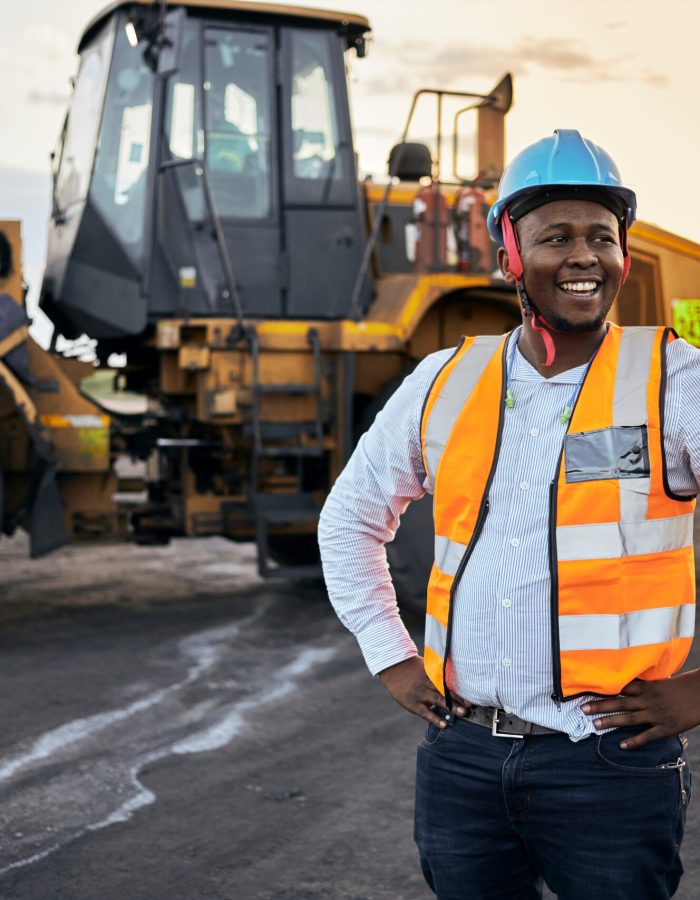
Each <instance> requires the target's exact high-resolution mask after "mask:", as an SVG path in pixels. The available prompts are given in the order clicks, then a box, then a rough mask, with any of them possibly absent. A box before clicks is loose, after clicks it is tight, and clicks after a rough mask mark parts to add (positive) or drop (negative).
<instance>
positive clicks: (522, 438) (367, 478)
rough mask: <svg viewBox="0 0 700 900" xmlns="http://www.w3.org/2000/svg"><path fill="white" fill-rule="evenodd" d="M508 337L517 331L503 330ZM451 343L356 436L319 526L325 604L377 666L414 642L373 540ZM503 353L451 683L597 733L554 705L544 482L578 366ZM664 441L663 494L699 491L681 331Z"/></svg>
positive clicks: (570, 709) (396, 512) (390, 524)
mask: <svg viewBox="0 0 700 900" xmlns="http://www.w3.org/2000/svg"><path fill="white" fill-rule="evenodd" d="M517 338H518V332H517V331H516V332H515V333H514V335H513V336H512V337H511V340H512V341H515V340H517ZM509 349H510V348H509ZM453 352H454V351H453V350H443V351H439V352H438V353H433V354H432V355H430V356H428V357H427V358H426V359H425V360H423V362H421V363H420V365H419V366H418V367H417V368H416V369H415V371H414V372H413V373H412V374H411V375H409V376H408V377H407V378H406V379H405V381H404V382H403V384H402V385H401V387H400V388H399V389H398V390H397V391H396V393H395V394H394V395H393V397H392V398H391V399H390V400H389V402H388V403H387V404H386V406H385V407H384V409H383V410H382V411H381V412H380V413H379V415H378V416H377V418H376V419H375V422H374V424H373V425H372V427H371V428H370V429H369V431H368V432H367V433H366V434H365V435H364V436H363V437H362V438H361V439H360V441H359V443H358V445H357V447H356V449H355V452H354V453H353V455H352V458H351V459H350V461H349V462H348V464H347V466H346V468H345V469H344V471H343V472H342V474H341V475H340V477H339V478H338V481H337V482H336V484H335V486H334V488H333V490H332V491H331V494H330V496H329V497H328V500H327V502H326V505H325V507H324V509H323V512H322V515H321V521H320V523H319V543H320V546H321V556H322V561H323V569H324V575H325V578H326V585H327V587H328V593H329V596H330V599H331V602H332V603H333V605H334V607H335V610H336V612H337V614H338V616H339V618H340V619H341V621H342V622H343V623H344V624H345V625H346V626H347V627H348V628H349V629H350V631H352V632H353V634H355V636H356V637H357V639H358V641H359V644H360V647H361V649H362V652H363V654H364V657H365V660H366V662H367V665H368V666H369V668H370V671H371V672H372V673H374V674H376V673H377V672H381V671H382V670H383V669H386V668H388V667H389V666H392V665H395V664H396V663H399V662H401V661H403V660H405V659H408V658H409V657H411V656H415V655H416V654H417V652H418V651H417V648H416V646H415V644H414V643H413V641H412V639H411V637H410V635H409V634H408V632H407V630H406V628H405V626H404V624H403V622H402V621H401V618H400V616H399V612H398V607H397V604H396V597H395V592H394V589H393V585H392V583H391V578H390V576H389V570H388V565H387V561H386V551H385V548H384V544H385V543H386V542H388V541H391V540H392V538H393V537H394V534H395V532H396V529H397V527H398V525H399V518H400V516H401V514H402V513H403V512H404V510H405V509H406V507H407V506H408V504H409V503H410V502H411V501H412V500H416V499H418V498H420V497H422V496H423V495H424V494H425V493H426V491H427V490H428V488H429V484H428V482H427V478H426V473H425V470H424V467H423V460H422V456H421V439H420V420H421V412H422V407H423V402H424V399H425V396H426V394H427V392H428V391H429V389H430V385H431V384H432V381H433V379H434V377H435V375H436V374H437V372H438V371H439V370H440V368H441V367H442V366H443V365H444V364H445V362H446V361H447V360H448V359H449V358H450V356H451V355H452V353H453ZM509 355H510V353H509ZM512 360H513V364H512V371H511V375H510V379H511V383H510V386H511V389H512V392H513V396H514V398H515V405H514V406H513V407H512V408H509V409H507V410H506V415H505V417H504V428H503V436H502V443H501V450H500V455H499V458H498V464H497V466H496V471H495V474H494V478H493V482H492V484H491V489H490V492H489V500H490V511H489V515H488V517H487V518H486V521H485V524H484V528H483V531H482V533H481V535H480V537H479V540H478V542H477V544H476V546H475V548H474V551H473V553H472V555H471V558H470V559H469V562H468V564H467V566H466V568H465V571H464V574H463V575H462V578H461V580H460V582H459V585H458V588H457V591H456V593H455V599H454V604H455V606H454V614H453V629H452V641H451V648H450V666H449V669H448V684H449V686H450V688H451V689H452V690H453V691H454V692H455V693H456V694H457V695H459V696H462V697H464V698H465V699H466V700H468V701H470V702H471V703H476V704H480V705H483V706H501V707H504V708H505V709H506V711H507V712H513V713H515V715H517V716H520V717H521V718H523V719H525V720H527V721H530V722H536V723H538V724H540V725H545V726H547V727H549V728H555V729H558V730H560V731H565V732H567V733H568V734H569V736H570V737H571V738H572V739H573V740H580V739H581V738H583V737H586V735H588V734H590V733H591V732H593V731H594V730H595V729H594V728H593V724H592V721H591V718H590V717H589V716H586V715H585V714H584V713H582V712H581V705H582V704H583V703H584V702H585V700H586V698H579V699H576V700H571V701H567V702H565V703H563V704H561V705H560V706H558V705H557V704H555V703H554V702H553V701H552V699H551V693H552V647H551V624H550V571H549V561H548V550H547V547H548V507H549V495H548V489H549V483H550V482H551V480H552V478H553V477H554V473H555V469H556V463H557V459H558V456H559V452H560V450H561V445H562V441H563V437H564V432H565V426H564V425H563V424H562V422H561V420H560V414H561V413H562V412H563V410H564V408H565V407H566V406H568V405H570V400H571V397H572V394H573V393H574V392H575V391H576V390H577V385H579V383H580V381H581V376H582V374H583V372H584V370H585V366H581V367H578V368H575V369H570V370H568V371H566V372H562V373H560V374H559V375H555V376H553V377H551V378H543V377H542V376H541V375H540V374H539V373H538V372H537V370H536V369H534V368H533V367H532V366H531V365H530V364H529V363H528V362H527V360H526V359H525V358H524V357H523V356H522V355H521V354H520V351H519V350H516V351H515V352H514V354H513V355H512ZM665 447H666V456H667V463H668V480H669V486H670V488H671V490H672V491H674V493H677V494H682V495H692V494H695V493H697V492H698V490H699V489H700V351H699V350H696V349H695V348H693V347H691V346H689V345H688V344H686V343H685V341H680V340H679V341H675V342H673V343H672V344H671V345H670V346H669V348H668V378H667V387H666V409H665ZM426 540H430V537H429V536H428V535H426Z"/></svg>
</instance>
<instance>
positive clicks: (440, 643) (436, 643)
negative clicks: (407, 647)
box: [425, 614, 447, 659]
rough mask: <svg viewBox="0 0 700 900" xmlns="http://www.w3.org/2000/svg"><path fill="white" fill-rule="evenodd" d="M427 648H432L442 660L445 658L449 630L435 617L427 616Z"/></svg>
mask: <svg viewBox="0 0 700 900" xmlns="http://www.w3.org/2000/svg"><path fill="white" fill-rule="evenodd" d="M425 646H426V647H430V649H431V650H432V651H433V653H437V655H438V656H439V657H441V658H442V659H444V658H445V648H446V647H447V628H446V627H445V626H444V625H441V624H440V622H438V620H437V619H436V618H435V616H430V615H427V614H426V617H425Z"/></svg>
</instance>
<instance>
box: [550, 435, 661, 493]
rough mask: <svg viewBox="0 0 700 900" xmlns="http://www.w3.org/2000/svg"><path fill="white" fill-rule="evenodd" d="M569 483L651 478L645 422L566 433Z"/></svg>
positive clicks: (565, 443) (565, 452)
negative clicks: (643, 423) (642, 423)
mask: <svg viewBox="0 0 700 900" xmlns="http://www.w3.org/2000/svg"><path fill="white" fill-rule="evenodd" d="M564 461H565V467H566V468H565V472H566V480H567V482H577V481H608V480H610V479H613V478H648V477H649V474H650V467H649V441H648V438H647V426H646V425H613V426H612V427H611V428H600V429H598V430H597V431H581V432H579V433H578V434H567V435H566V438H565V439H564Z"/></svg>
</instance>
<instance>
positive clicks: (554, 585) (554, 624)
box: [549, 455, 564, 710]
mask: <svg viewBox="0 0 700 900" xmlns="http://www.w3.org/2000/svg"><path fill="white" fill-rule="evenodd" d="M560 467H561V455H560V456H559V463H558V464H557V470H556V475H555V477H554V480H553V481H550V483H549V583H550V601H549V608H550V616H551V618H550V631H551V635H552V676H553V681H554V684H553V692H552V700H554V702H555V703H556V704H557V709H558V710H561V702H562V700H563V699H564V695H563V691H562V689H561V650H560V647H559V569H558V559H557V481H558V479H559V469H560Z"/></svg>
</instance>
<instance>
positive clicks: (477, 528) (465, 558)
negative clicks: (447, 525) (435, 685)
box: [442, 479, 491, 709]
mask: <svg viewBox="0 0 700 900" xmlns="http://www.w3.org/2000/svg"><path fill="white" fill-rule="evenodd" d="M490 485H491V479H489V482H488V484H487V487H486V492H485V493H484V499H483V501H482V503H481V507H480V508H479V514H478V516H477V517H476V524H475V525H474V532H473V534H472V537H471V540H470V541H469V544H468V545H467V549H466V550H465V551H464V553H463V554H462V558H461V559H460V561H459V565H458V566H457V571H456V572H455V577H454V578H453V579H452V587H451V588H450V606H449V610H448V613H447V635H446V636H445V658H444V660H443V663H442V683H443V684H444V686H445V702H446V703H447V708H448V709H452V696H451V695H450V690H449V688H448V687H447V660H448V659H449V656H450V643H451V641H452V619H453V614H454V595H455V591H456V590H457V585H458V584H459V580H460V578H461V577H462V573H463V572H464V570H465V568H466V567H467V563H468V562H469V557H470V556H471V555H472V552H473V550H474V547H475V546H476V542H477V541H478V540H479V535H480V534H481V529H482V528H483V527H484V522H485V521H486V516H487V515H488V513H489V509H490V508H491V504H490V503H489V500H488V496H487V495H488V489H489V487H490Z"/></svg>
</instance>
